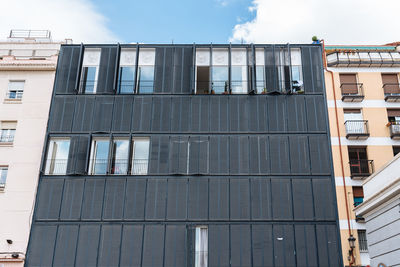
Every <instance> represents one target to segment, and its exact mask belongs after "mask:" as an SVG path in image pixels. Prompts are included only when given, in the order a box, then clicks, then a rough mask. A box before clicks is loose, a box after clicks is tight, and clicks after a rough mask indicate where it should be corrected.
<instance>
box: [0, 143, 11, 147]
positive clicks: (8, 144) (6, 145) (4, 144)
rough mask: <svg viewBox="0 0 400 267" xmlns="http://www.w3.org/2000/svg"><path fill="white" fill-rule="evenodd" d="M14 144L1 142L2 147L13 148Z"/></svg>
mask: <svg viewBox="0 0 400 267" xmlns="http://www.w3.org/2000/svg"><path fill="white" fill-rule="evenodd" d="M13 146H14V143H13V142H0V147H13Z"/></svg>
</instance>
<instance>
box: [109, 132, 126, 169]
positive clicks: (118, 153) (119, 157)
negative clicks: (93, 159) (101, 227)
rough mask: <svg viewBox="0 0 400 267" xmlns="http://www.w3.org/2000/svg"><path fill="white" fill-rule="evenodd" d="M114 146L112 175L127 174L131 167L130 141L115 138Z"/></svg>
mask: <svg viewBox="0 0 400 267" xmlns="http://www.w3.org/2000/svg"><path fill="white" fill-rule="evenodd" d="M112 146H113V147H112V156H111V171H110V172H111V174H127V173H128V165H129V140H128V139H122V138H114V140H113V142H112Z"/></svg>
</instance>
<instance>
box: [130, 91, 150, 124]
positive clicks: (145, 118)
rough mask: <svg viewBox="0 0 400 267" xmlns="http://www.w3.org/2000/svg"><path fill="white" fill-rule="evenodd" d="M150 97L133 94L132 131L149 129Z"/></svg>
mask: <svg viewBox="0 0 400 267" xmlns="http://www.w3.org/2000/svg"><path fill="white" fill-rule="evenodd" d="M152 102H153V99H152V97H150V96H149V97H143V96H135V97H134V102H133V115H132V124H131V125H132V128H131V131H133V132H145V131H149V130H150V126H151V111H152Z"/></svg>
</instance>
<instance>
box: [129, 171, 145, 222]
mask: <svg viewBox="0 0 400 267" xmlns="http://www.w3.org/2000/svg"><path fill="white" fill-rule="evenodd" d="M146 184H147V181H146V180H145V179H139V178H137V179H127V181H126V194H125V212H124V218H125V219H128V220H143V219H144V207H145V198H146Z"/></svg>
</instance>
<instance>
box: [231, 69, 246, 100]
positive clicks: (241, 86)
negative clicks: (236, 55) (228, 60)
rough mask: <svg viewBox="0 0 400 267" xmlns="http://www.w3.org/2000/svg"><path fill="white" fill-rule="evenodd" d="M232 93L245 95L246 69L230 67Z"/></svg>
mask: <svg viewBox="0 0 400 267" xmlns="http://www.w3.org/2000/svg"><path fill="white" fill-rule="evenodd" d="M231 72H232V77H231V79H232V81H231V82H232V93H234V94H245V93H247V67H246V66H232V68H231Z"/></svg>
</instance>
